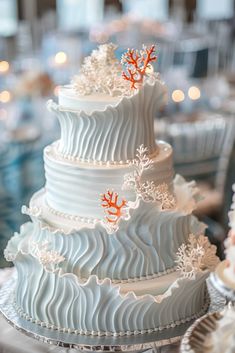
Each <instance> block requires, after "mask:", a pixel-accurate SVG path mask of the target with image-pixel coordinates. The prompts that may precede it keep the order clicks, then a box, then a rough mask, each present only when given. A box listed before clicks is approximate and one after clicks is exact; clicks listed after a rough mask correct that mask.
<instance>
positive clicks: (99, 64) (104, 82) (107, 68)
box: [72, 43, 129, 96]
mask: <svg viewBox="0 0 235 353" xmlns="http://www.w3.org/2000/svg"><path fill="white" fill-rule="evenodd" d="M116 49H117V46H116V45H114V44H112V43H108V44H102V45H100V46H99V47H98V49H96V50H93V51H92V53H91V55H90V56H88V57H86V58H85V59H84V62H83V65H82V67H81V70H80V73H79V75H77V76H75V77H74V78H73V80H72V85H73V87H74V89H75V91H76V92H77V93H78V94H79V95H83V96H84V95H89V94H95V93H103V94H109V95H111V96H121V95H123V94H125V93H126V92H127V91H128V89H129V87H128V84H127V82H125V81H124V80H123V79H122V76H121V70H122V67H121V64H120V62H119V61H118V59H117V58H116V56H115V50H116Z"/></svg>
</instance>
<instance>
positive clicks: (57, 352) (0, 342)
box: [0, 268, 179, 353]
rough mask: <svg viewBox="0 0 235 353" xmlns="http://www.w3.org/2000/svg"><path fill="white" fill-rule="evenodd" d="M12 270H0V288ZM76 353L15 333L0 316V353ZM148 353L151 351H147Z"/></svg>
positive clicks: (165, 352) (171, 352)
mask: <svg viewBox="0 0 235 353" xmlns="http://www.w3.org/2000/svg"><path fill="white" fill-rule="evenodd" d="M12 271H13V269H12V268H11V269H3V270H0V287H1V285H2V284H3V283H4V281H6V280H7V279H8V278H9V277H10V276H11V274H12ZM178 351H179V349H178V345H174V346H167V347H163V348H161V349H159V352H161V353H178ZM49 352H50V353H52V352H53V353H75V352H76V353H77V352H78V351H77V350H75V349H66V348H61V347H56V346H54V345H49V344H46V343H42V342H39V341H37V340H35V339H33V338H30V337H28V336H26V335H25V334H23V333H21V332H19V331H17V330H16V329H14V328H13V327H11V326H10V324H8V323H7V321H6V320H5V319H4V318H3V317H2V316H0V353H49ZM148 352H149V353H150V352H152V350H149V351H148Z"/></svg>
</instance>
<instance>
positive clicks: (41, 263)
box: [5, 44, 218, 335]
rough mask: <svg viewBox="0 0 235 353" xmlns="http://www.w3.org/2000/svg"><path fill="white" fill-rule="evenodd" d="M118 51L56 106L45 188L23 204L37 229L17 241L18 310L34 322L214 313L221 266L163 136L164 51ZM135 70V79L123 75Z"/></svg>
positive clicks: (111, 322) (153, 324)
mask: <svg viewBox="0 0 235 353" xmlns="http://www.w3.org/2000/svg"><path fill="white" fill-rule="evenodd" d="M114 51H115V47H114V45H112V44H106V45H101V46H100V47H99V48H98V49H97V50H95V51H93V53H92V54H91V56H90V57H88V58H86V59H85V61H84V64H83V66H82V69H81V73H80V75H78V76H77V77H75V78H74V80H73V81H72V84H71V85H70V86H65V87H62V88H61V89H60V92H59V105H57V104H56V103H54V102H52V101H49V102H48V108H49V110H51V111H53V112H55V113H56V114H57V117H58V119H59V122H60V126H61V138H60V140H59V141H56V142H55V143H53V144H52V145H50V146H48V147H46V148H45V151H44V161H45V171H46V174H45V175H46V185H45V188H43V189H42V190H40V191H38V192H37V193H36V194H34V196H33V197H32V199H31V201H30V205H29V208H27V207H23V212H24V213H26V214H28V215H29V216H30V217H31V219H32V222H28V223H26V224H24V225H23V226H22V227H21V230H20V233H19V234H15V235H14V237H13V238H12V239H11V240H10V241H9V243H8V246H7V249H6V250H5V256H6V258H7V260H9V261H13V262H14V264H15V266H16V268H17V272H18V280H17V284H16V292H15V305H16V308H17V310H18V312H19V313H20V314H21V315H23V316H24V317H26V318H27V319H29V320H31V321H33V322H36V323H38V324H41V325H46V326H47V327H50V328H51V329H58V330H63V331H68V332H75V333H78V334H86V335H131V334H140V333H145V332H153V331H156V330H161V329H163V328H168V327H173V326H175V325H179V324H181V323H183V322H185V321H188V320H191V319H192V318H196V317H198V316H199V315H201V314H202V313H203V312H204V311H205V310H206V309H207V305H208V302H207V301H206V282H205V279H206V277H207V276H208V272H209V270H213V269H214V266H215V265H216V263H217V262H218V258H217V257H216V256H215V248H214V247H213V246H212V245H210V244H209V242H208V240H207V238H206V237H205V236H204V235H203V234H204V229H205V225H204V224H202V223H200V222H199V221H198V220H197V219H196V218H195V217H194V216H193V215H192V211H193V210H194V209H195V207H196V204H197V200H198V197H199V195H198V190H197V188H196V186H195V183H194V182H190V183H187V182H186V181H185V180H184V179H183V178H182V177H180V176H178V175H177V176H176V177H175V178H174V179H173V168H172V148H171V146H170V145H168V144H167V143H165V142H162V141H157V142H156V141H155V137H154V130H153V119H154V116H155V112H156V110H157V108H159V107H160V106H161V105H162V104H163V102H164V100H165V96H166V90H165V86H164V84H163V83H162V82H161V81H160V79H159V76H158V75H157V74H156V73H155V72H154V70H153V68H152V65H151V64H150V63H151V62H153V61H154V60H155V59H156V56H155V52H154V46H152V47H150V48H145V47H143V49H142V50H141V51H137V50H130V49H128V51H127V52H126V53H125V54H124V55H123V57H122V65H123V69H122V67H121V64H120V63H119V62H118V60H117V59H116V58H115V55H114ZM122 70H123V73H122Z"/></svg>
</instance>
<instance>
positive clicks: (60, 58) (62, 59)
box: [55, 51, 68, 65]
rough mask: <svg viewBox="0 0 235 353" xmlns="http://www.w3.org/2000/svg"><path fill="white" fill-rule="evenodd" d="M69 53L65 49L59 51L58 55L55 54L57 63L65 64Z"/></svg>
mask: <svg viewBox="0 0 235 353" xmlns="http://www.w3.org/2000/svg"><path fill="white" fill-rule="evenodd" d="M67 59H68V58H67V54H66V53H65V52H63V51H59V52H58V53H57V54H56V55H55V63H56V64H57V65H63V64H65V63H66V62H67Z"/></svg>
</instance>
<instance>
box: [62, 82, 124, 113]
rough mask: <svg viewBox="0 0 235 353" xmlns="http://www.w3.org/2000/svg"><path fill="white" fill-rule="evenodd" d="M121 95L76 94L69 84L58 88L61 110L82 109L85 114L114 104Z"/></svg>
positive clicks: (118, 100)
mask: <svg viewBox="0 0 235 353" xmlns="http://www.w3.org/2000/svg"><path fill="white" fill-rule="evenodd" d="M121 100H122V97H121V96H119V97H117V96H116V97H113V96H110V95H109V94H105V93H100V94H94V93H93V94H89V95H86V96H82V95H78V93H77V92H76V91H75V90H74V89H73V87H72V86H71V85H67V86H62V87H60V89H59V105H60V107H61V108H62V109H63V110H67V109H68V110H73V111H77V110H83V111H84V112H85V113H86V114H91V113H92V112H94V111H103V110H105V108H106V107H107V106H115V105H117V104H118V103H119V102H120V101H121Z"/></svg>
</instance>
